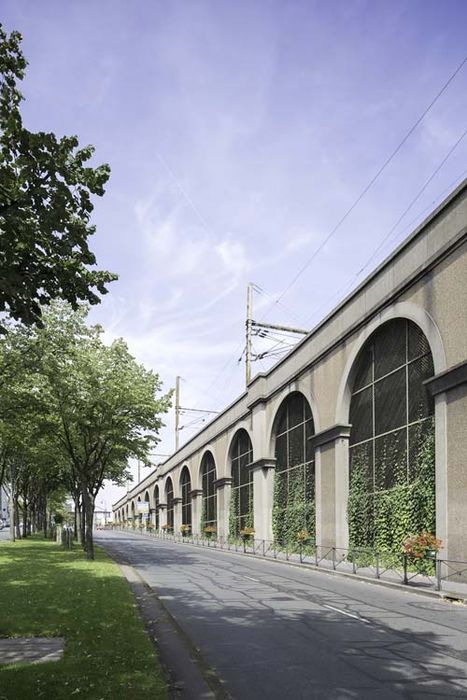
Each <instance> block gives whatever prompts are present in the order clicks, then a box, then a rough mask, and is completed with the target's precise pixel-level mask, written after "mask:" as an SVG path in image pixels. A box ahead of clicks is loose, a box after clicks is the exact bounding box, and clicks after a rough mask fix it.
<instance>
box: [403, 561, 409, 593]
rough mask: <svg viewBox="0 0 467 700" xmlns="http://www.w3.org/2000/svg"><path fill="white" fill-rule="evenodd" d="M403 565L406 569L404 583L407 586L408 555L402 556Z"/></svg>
mask: <svg viewBox="0 0 467 700" xmlns="http://www.w3.org/2000/svg"><path fill="white" fill-rule="evenodd" d="M402 564H403V567H404V580H403V583H404V584H405V585H406V586H407V584H408V583H409V579H408V578H407V554H403V555H402Z"/></svg>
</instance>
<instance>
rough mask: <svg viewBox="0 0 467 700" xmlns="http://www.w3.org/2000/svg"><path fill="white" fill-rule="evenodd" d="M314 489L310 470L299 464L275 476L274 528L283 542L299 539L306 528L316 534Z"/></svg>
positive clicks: (276, 539) (274, 533)
mask: <svg viewBox="0 0 467 700" xmlns="http://www.w3.org/2000/svg"><path fill="white" fill-rule="evenodd" d="M308 477H309V475H308ZM313 491H314V489H313V487H312V482H311V480H310V478H307V470H306V468H305V467H304V466H302V465H301V466H299V467H297V468H295V469H292V470H290V471H288V472H276V473H275V476H274V501H273V510H272V530H273V535H274V540H275V541H276V542H277V543H279V544H280V545H286V544H288V543H296V542H297V535H298V533H299V532H301V531H303V530H306V531H307V532H308V533H309V534H310V537H311V539H314V537H315V513H316V510H315V500H314V492H313Z"/></svg>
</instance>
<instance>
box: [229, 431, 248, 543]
mask: <svg viewBox="0 0 467 700" xmlns="http://www.w3.org/2000/svg"><path fill="white" fill-rule="evenodd" d="M230 462H231V470H232V471H231V473H232V491H231V495H230V512H229V535H230V537H238V535H239V533H240V530H242V529H243V528H245V527H254V522H253V473H252V471H251V464H252V462H253V446H252V444H251V440H250V436H249V435H248V433H247V431H246V430H243V429H241V430H239V431H238V432H237V434H236V435H235V438H234V440H233V442H232V447H231V450H230Z"/></svg>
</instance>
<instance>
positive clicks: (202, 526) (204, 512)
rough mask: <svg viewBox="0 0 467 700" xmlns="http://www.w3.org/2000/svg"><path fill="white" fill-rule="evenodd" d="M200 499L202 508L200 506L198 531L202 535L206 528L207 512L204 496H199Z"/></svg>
mask: <svg viewBox="0 0 467 700" xmlns="http://www.w3.org/2000/svg"><path fill="white" fill-rule="evenodd" d="M201 498H202V506H201V518H200V523H199V529H200V532H201V534H202V533H204V529H205V527H206V517H207V510H206V500H205V498H204V496H201Z"/></svg>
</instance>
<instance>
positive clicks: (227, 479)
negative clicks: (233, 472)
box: [214, 476, 233, 489]
mask: <svg viewBox="0 0 467 700" xmlns="http://www.w3.org/2000/svg"><path fill="white" fill-rule="evenodd" d="M232 481H233V479H232V477H231V476H222V477H221V478H220V479H216V480H215V482H214V486H215V487H216V489H221V488H222V487H223V486H231V484H232Z"/></svg>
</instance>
